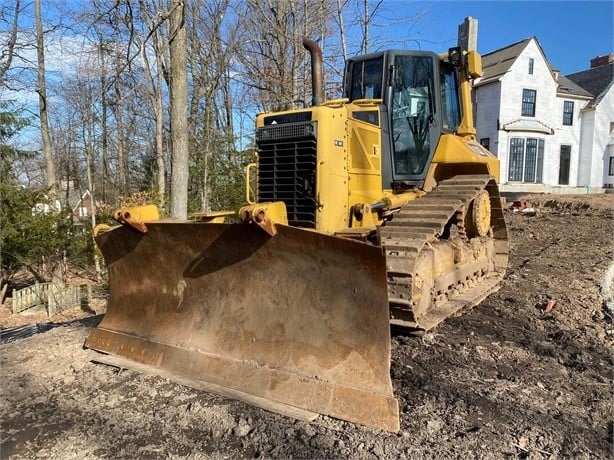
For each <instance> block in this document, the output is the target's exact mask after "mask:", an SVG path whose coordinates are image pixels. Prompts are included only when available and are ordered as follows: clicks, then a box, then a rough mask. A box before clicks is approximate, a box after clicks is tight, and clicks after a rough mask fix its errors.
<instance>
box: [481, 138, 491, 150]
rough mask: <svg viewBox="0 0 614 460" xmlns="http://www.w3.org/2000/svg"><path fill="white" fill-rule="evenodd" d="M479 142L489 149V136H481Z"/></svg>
mask: <svg viewBox="0 0 614 460" xmlns="http://www.w3.org/2000/svg"><path fill="white" fill-rule="evenodd" d="M480 144H482V145H483V146H484V147H486V148H487V149H490V137H483V138H482V139H480Z"/></svg>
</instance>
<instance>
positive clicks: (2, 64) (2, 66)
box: [0, 0, 20, 80]
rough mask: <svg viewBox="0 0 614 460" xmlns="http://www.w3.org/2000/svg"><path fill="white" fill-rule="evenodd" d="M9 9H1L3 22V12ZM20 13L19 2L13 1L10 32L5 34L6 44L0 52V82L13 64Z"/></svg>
mask: <svg viewBox="0 0 614 460" xmlns="http://www.w3.org/2000/svg"><path fill="white" fill-rule="evenodd" d="M8 11H9V9H8V8H7V9H6V10H4V9H3V12H2V19H3V20H4V15H5V12H8ZM19 13H20V0H15V8H14V9H13V20H12V21H11V26H10V30H9V31H8V34H7V39H6V43H4V44H3V45H2V47H1V48H2V51H1V52H0V80H2V78H3V77H4V75H5V74H6V72H7V71H8V70H9V69H10V68H11V63H12V62H13V55H14V53H15V44H16V43H17V26H18V24H19Z"/></svg>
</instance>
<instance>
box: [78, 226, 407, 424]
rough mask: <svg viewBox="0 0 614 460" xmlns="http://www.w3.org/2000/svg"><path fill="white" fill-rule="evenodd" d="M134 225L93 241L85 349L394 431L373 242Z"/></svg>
mask: <svg viewBox="0 0 614 460" xmlns="http://www.w3.org/2000/svg"><path fill="white" fill-rule="evenodd" d="M147 229H148V232H147V233H140V232H137V231H135V230H133V229H131V228H129V227H117V228H115V229H113V230H111V231H108V232H104V233H100V234H99V235H98V236H97V237H96V241H97V244H98V246H99V247H100V249H101V251H102V253H103V255H104V258H105V261H106V264H107V268H108V274H109V286H110V292H109V301H108V306H107V312H106V314H105V316H104V318H103V320H102V322H101V323H100V324H99V326H98V327H97V328H95V329H93V330H92V332H91V334H90V336H89V337H88V339H87V340H86V343H85V346H86V347H88V348H92V349H94V350H98V351H101V352H103V353H108V354H111V355H117V356H120V357H123V358H126V359H128V360H130V361H133V362H135V363H139V364H143V365H147V366H153V367H155V368H157V369H160V370H161V372H160V373H161V375H165V376H168V375H169V373H170V374H172V375H175V376H176V377H177V379H178V380H179V381H182V380H183V381H186V380H196V381H200V382H204V383H207V384H209V385H210V388H214V387H220V388H224V389H227V390H229V391H228V392H227V393H226V394H230V395H233V396H235V397H236V398H237V399H246V400H247V401H248V402H250V403H252V404H256V405H261V406H266V404H258V403H257V402H254V401H269V402H270V403H271V404H272V406H274V405H276V404H278V405H287V406H290V407H291V408H296V409H298V410H300V411H308V412H315V413H318V414H325V415H329V416H332V417H335V418H339V419H342V420H347V421H350V422H354V423H358V424H362V425H366V426H370V427H376V428H380V429H383V430H387V431H398V429H399V414H398V402H397V400H396V399H395V398H394V396H393V392H392V383H391V379H390V326H389V312H388V300H387V282H386V267H385V261H384V256H383V254H382V253H381V249H380V248H377V247H372V246H369V245H367V244H364V243H361V242H355V241H350V240H345V239H342V238H336V237H332V236H328V235H322V234H319V233H316V232H313V231H310V230H303V229H297V228H293V227H287V226H282V225H278V226H277V229H278V233H277V235H276V236H274V237H271V236H269V235H267V234H266V233H265V232H263V231H262V230H260V229H258V228H256V227H254V226H249V225H245V224H210V223H198V222H180V221H159V222H152V223H149V222H148V223H147ZM241 394H245V395H249V396H250V397H249V398H241V397H240V396H238V395H241ZM252 396H253V397H252ZM265 408H267V407H265Z"/></svg>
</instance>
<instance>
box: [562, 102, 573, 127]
mask: <svg viewBox="0 0 614 460" xmlns="http://www.w3.org/2000/svg"><path fill="white" fill-rule="evenodd" d="M563 124H564V125H565V126H571V125H572V124H573V101H564V102H563Z"/></svg>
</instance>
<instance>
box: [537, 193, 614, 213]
mask: <svg viewBox="0 0 614 460" xmlns="http://www.w3.org/2000/svg"><path fill="white" fill-rule="evenodd" d="M526 199H528V200H530V201H531V203H532V204H533V205H534V206H536V207H538V208H542V209H544V210H546V211H556V212H569V213H575V214H579V213H587V212H588V213H599V214H604V215H613V214H614V194H612V193H602V194H593V195H539V196H537V197H536V196H529V197H526Z"/></svg>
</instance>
